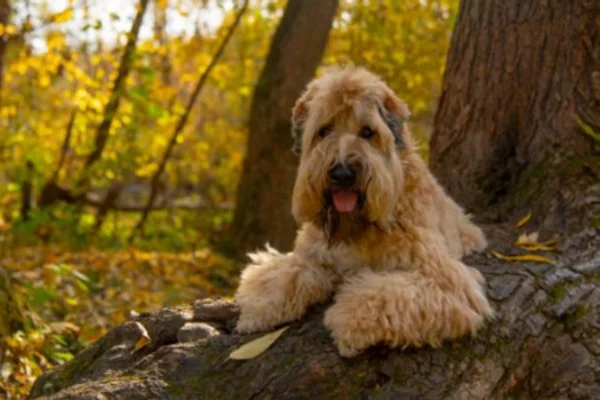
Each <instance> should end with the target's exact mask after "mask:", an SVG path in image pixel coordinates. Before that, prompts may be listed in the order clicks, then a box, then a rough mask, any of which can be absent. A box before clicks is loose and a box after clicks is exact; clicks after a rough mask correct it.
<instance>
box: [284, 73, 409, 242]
mask: <svg viewBox="0 0 600 400" xmlns="http://www.w3.org/2000/svg"><path fill="white" fill-rule="evenodd" d="M408 115H409V111H408V108H407V107H406V105H405V104H404V103H403V102H402V101H401V100H399V99H398V98H397V97H396V96H395V95H394V93H393V92H392V90H391V89H390V88H389V87H388V86H387V85H386V84H385V83H384V82H383V81H382V80H381V79H379V78H378V77H377V76H375V75H373V74H372V73H370V72H368V71H366V70H364V69H360V68H344V69H333V70H329V71H327V72H326V73H325V74H324V75H323V76H322V77H320V78H317V79H315V80H313V81H312V82H311V83H310V84H309V85H308V87H307V89H306V91H305V92H304V94H303V95H302V97H300V99H299V100H298V101H297V102H296V105H295V106H294V109H293V116H292V126H293V132H292V133H293V136H294V139H295V145H294V150H295V151H296V152H297V153H299V154H300V156H301V160H300V166H299V169H298V175H297V178H296V183H295V186H294V195H293V201H292V212H293V214H294V216H295V218H296V220H297V221H298V222H301V223H303V222H310V221H312V222H315V223H318V224H320V225H321V226H322V227H323V228H324V229H325V231H326V233H327V234H328V236H329V238H330V240H333V241H337V240H345V239H349V238H350V237H351V236H353V235H354V234H356V233H358V232H360V231H361V230H362V228H364V227H365V226H367V225H369V224H374V225H377V226H379V227H382V228H384V229H385V228H387V227H389V224H390V223H391V222H392V221H393V216H394V211H395V207H396V204H397V202H398V199H399V196H400V195H401V192H402V188H403V184H404V172H403V167H402V157H403V154H405V153H406V152H408V151H412V142H411V140H410V137H409V136H408V135H409V134H408V131H407V130H406V129H405V126H404V121H405V119H406V118H407V117H408Z"/></svg>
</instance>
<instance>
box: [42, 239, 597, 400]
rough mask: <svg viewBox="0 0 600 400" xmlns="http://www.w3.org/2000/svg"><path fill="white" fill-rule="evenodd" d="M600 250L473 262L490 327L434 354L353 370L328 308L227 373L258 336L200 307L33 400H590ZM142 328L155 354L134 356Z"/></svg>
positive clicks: (113, 346) (50, 376) (124, 329)
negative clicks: (326, 320)
mask: <svg viewBox="0 0 600 400" xmlns="http://www.w3.org/2000/svg"><path fill="white" fill-rule="evenodd" d="M488 233H492V236H491V243H492V246H493V247H494V248H496V249H498V250H499V251H506V249H505V247H506V245H507V244H506V241H505V239H504V238H503V237H502V235H501V234H500V233H497V232H490V231H488ZM509 246H510V244H509ZM598 248H600V237H598V236H597V235H594V232H593V231H590V232H584V233H582V234H580V235H578V236H574V237H572V238H571V239H570V240H569V241H568V242H565V243H564V245H563V248H562V250H563V255H562V256H561V257H560V258H559V260H558V265H560V266H561V267H560V268H558V269H557V268H552V267H550V266H548V265H540V264H531V263H528V264H506V263H503V262H501V261H498V260H496V259H493V258H489V257H486V255H483V254H481V255H477V256H476V257H473V258H470V259H469V260H468V261H469V263H470V264H471V265H475V266H477V267H478V268H479V269H480V270H481V272H482V273H483V274H484V275H485V276H486V278H487V280H488V294H489V297H490V299H491V300H492V304H493V306H494V308H495V310H496V311H497V318H496V320H495V321H493V322H490V323H488V325H487V327H486V328H485V329H484V330H483V331H482V332H481V334H480V335H479V336H478V337H477V338H474V339H470V338H465V339H462V340H460V341H457V342H453V343H448V344H446V345H445V346H443V348H441V349H438V350H433V349H429V348H421V349H412V348H411V349H407V350H404V351H402V350H388V349H386V348H384V347H376V348H372V349H370V350H368V351H367V352H366V353H365V354H363V355H361V356H359V357H357V358H355V359H352V360H348V359H343V358H341V357H340V356H339V355H338V354H337V350H336V349H335V348H334V346H333V342H332V340H331V337H330V335H329V332H328V331H327V330H326V329H325V328H324V326H323V323H322V318H323V314H322V312H323V309H324V308H325V307H326V306H321V307H317V308H316V309H314V310H312V311H311V312H310V313H309V314H308V315H307V316H306V317H305V318H303V319H302V320H301V321H297V322H294V323H292V324H291V327H290V329H288V330H287V331H286V332H285V333H284V334H283V336H282V337H280V338H279V340H278V341H277V342H275V344H274V345H273V346H272V347H270V348H269V349H268V350H266V351H265V352H264V353H263V354H261V355H260V356H258V357H256V358H254V359H251V360H247V361H234V360H230V359H228V356H229V354H230V353H231V352H232V351H233V350H235V349H236V348H238V347H239V346H240V345H241V344H242V343H246V342H248V341H249V340H250V339H253V338H257V337H260V336H262V335H264V334H258V335H252V336H240V335H237V334H232V333H231V329H232V327H233V326H234V324H235V319H236V314H235V308H234V306H233V305H232V304H230V303H225V302H223V301H221V302H208V301H200V302H197V303H196V304H195V306H194V307H193V309H191V308H180V309H165V310H163V311H161V312H159V313H156V314H146V315H142V316H141V317H139V318H138V319H137V320H135V321H131V322H128V323H127V324H125V325H122V326H120V327H118V328H116V329H114V330H112V331H111V332H109V333H108V334H107V335H106V336H105V337H103V338H101V339H100V340H99V341H97V342H96V343H95V344H94V345H92V346H91V347H90V348H88V349H87V350H85V351H84V352H82V353H81V354H79V355H78V356H77V357H76V358H75V359H74V360H72V361H70V362H68V363H67V364H66V365H63V366H60V367H58V368H56V369H54V370H53V371H51V372H49V373H46V374H45V375H43V376H42V377H40V378H39V379H38V380H37V382H36V383H35V385H34V387H33V390H32V393H31V396H32V397H38V396H41V395H43V394H54V396H52V397H51V398H52V399H54V400H58V399H97V398H98V397H102V398H104V397H107V398H128V399H186V398H187V399H211V400H213V399H403V400H406V399H419V400H424V399H435V400H439V399H461V400H462V399H482V400H489V399H598V398H600V383H599V380H598V371H600V342H598V337H599V335H600V320H599V319H600V317H599V315H600V287H599V286H598V284H599V283H600V252H599V251H598ZM193 321H196V322H193ZM200 321H202V322H205V323H208V324H210V325H212V326H213V327H215V328H217V329H218V330H219V332H220V334H219V335H217V336H212V337H209V338H207V339H200V337H198V336H197V337H196V338H195V339H196V340H190V338H189V335H182V331H180V329H181V328H182V327H183V326H185V327H186V328H185V329H183V331H187V332H190V331H193V330H194V327H198V322H200ZM140 324H141V325H140ZM141 326H143V327H144V329H146V330H147V332H148V334H149V336H150V337H151V339H152V343H151V344H150V345H148V346H147V347H144V348H142V349H141V350H139V351H133V349H134V347H135V345H136V343H137V342H138V340H139V339H140V337H141V334H142V332H143V331H142V328H141ZM198 328H199V327H198ZM198 331H199V332H200V331H203V332H206V329H198ZM185 336H187V337H185ZM192 336H193V335H192ZM178 338H179V339H178ZM192 339H193V338H192Z"/></svg>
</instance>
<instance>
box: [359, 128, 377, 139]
mask: <svg viewBox="0 0 600 400" xmlns="http://www.w3.org/2000/svg"><path fill="white" fill-rule="evenodd" d="M359 135H360V137H361V138H363V139H371V138H372V137H373V136H375V132H373V129H371V128H369V127H368V126H363V128H362V129H361V130H360V133H359Z"/></svg>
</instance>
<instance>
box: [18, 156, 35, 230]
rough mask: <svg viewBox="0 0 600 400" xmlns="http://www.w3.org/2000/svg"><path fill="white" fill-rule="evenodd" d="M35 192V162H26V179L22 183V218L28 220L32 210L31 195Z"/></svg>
mask: <svg viewBox="0 0 600 400" xmlns="http://www.w3.org/2000/svg"><path fill="white" fill-rule="evenodd" d="M32 194H33V163H32V162H31V160H27V162H26V163H25V179H24V180H23V184H22V185H21V219H22V220H23V221H27V220H28V219H29V212H30V211H31V195H32Z"/></svg>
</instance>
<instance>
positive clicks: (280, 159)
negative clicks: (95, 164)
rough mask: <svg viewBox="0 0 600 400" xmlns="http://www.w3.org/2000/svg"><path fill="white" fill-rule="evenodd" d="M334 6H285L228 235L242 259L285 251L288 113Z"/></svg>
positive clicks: (258, 96)
mask: <svg viewBox="0 0 600 400" xmlns="http://www.w3.org/2000/svg"><path fill="white" fill-rule="evenodd" d="M337 4H338V2H337V0H289V1H288V3H287V6H286V8H285V11H284V14H283V18H282V20H281V23H280V24H279V27H278V28H277V31H276V33H275V36H274V37H273V41H272V43H271V48H270V51H269V55H268V57H267V60H266V63H265V66H264V68H263V70H262V73H261V76H260V78H259V80H258V84H257V86H256V89H255V91H254V97H253V99H252V108H251V112H250V123H249V137H248V147H247V155H246V158H245V160H244V165H243V170H242V176H241V180H240V183H239V186H238V192H237V193H238V194H237V203H236V210H235V216H234V221H233V224H232V232H234V235H235V238H234V244H235V251H236V252H237V253H238V254H240V255H241V254H243V253H245V252H246V251H248V250H254V249H256V248H258V247H262V246H264V245H265V243H266V242H269V243H270V244H271V245H273V246H275V247H277V248H278V249H280V250H287V249H289V248H290V247H291V244H292V242H293V239H294V235H295V231H296V224H295V222H294V219H293V218H292V215H291V209H290V204H291V193H292V185H293V182H294V176H295V170H296V160H295V157H294V155H293V154H292V152H291V148H292V138H291V133H290V132H291V123H290V118H291V109H292V106H293V105H294V102H295V101H296V99H297V98H298V97H299V96H300V94H301V92H302V90H303V89H304V87H305V86H306V84H307V83H308V82H309V81H310V79H311V78H312V77H313V76H314V74H315V70H316V68H317V66H318V65H319V62H320V60H321V57H322V55H323V52H324V50H325V45H326V43H327V37H328V36H329V31H330V30H331V26H332V22H333V17H334V14H335V11H336V9H337Z"/></svg>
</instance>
